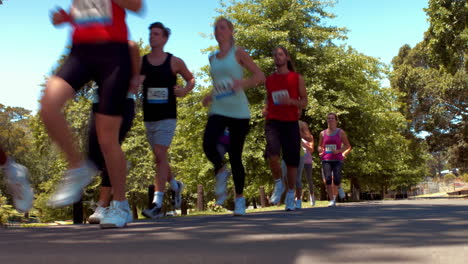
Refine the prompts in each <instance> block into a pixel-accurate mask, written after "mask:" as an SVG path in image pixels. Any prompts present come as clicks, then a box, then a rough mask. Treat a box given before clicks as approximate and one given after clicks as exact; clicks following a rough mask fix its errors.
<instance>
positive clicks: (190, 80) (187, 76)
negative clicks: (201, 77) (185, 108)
mask: <svg viewBox="0 0 468 264" xmlns="http://www.w3.org/2000/svg"><path fill="white" fill-rule="evenodd" d="M171 62H173V64H174V66H173V67H172V68H173V69H174V73H175V74H180V75H181V76H182V78H184V80H185V87H184V88H180V87H179V86H176V87H174V88H175V91H174V93H175V95H176V96H177V97H184V96H185V95H187V94H188V93H189V92H190V91H191V90H192V89H193V87H195V78H194V77H193V74H192V73H191V72H190V71H189V70H188V69H187V66H186V65H185V63H184V61H183V60H181V59H180V58H177V57H173V60H172V61H171Z"/></svg>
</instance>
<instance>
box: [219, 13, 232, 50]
mask: <svg viewBox="0 0 468 264" xmlns="http://www.w3.org/2000/svg"><path fill="white" fill-rule="evenodd" d="M222 21H224V22H226V24H227V26H228V28H229V29H230V30H232V32H233V35H232V37H231V45H232V46H234V43H235V41H234V24H232V22H231V21H230V20H229V19H227V18H225V17H223V16H220V17H218V18H216V20H215V23H214V30H215V31H216V27H217V26H218V24H219V23H220V22H222Z"/></svg>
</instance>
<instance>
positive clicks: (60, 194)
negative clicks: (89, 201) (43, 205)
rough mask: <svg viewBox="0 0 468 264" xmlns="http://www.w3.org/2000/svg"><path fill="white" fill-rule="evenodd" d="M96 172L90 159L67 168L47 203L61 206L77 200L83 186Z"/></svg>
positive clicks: (86, 184) (89, 181) (88, 182)
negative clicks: (78, 165) (74, 166)
mask: <svg viewBox="0 0 468 264" xmlns="http://www.w3.org/2000/svg"><path fill="white" fill-rule="evenodd" d="M96 174H97V169H96V167H95V166H94V164H93V163H91V162H90V161H85V162H84V163H83V165H82V166H81V167H79V168H76V169H70V170H67V172H65V176H64V177H63V179H62V181H61V182H60V184H59V186H58V188H57V190H56V191H55V193H54V194H53V195H52V197H51V198H50V199H49V202H48V205H49V206H52V207H63V206H67V205H71V204H73V203H76V202H78V201H79V200H80V199H81V195H82V193H83V188H85V187H86V186H88V184H90V183H91V181H92V180H93V177H94V176H95V175H96Z"/></svg>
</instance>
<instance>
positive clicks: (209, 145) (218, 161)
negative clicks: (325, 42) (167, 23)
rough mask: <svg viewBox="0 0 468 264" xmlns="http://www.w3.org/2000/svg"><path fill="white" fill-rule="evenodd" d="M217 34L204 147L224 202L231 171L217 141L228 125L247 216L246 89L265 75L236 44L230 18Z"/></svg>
mask: <svg viewBox="0 0 468 264" xmlns="http://www.w3.org/2000/svg"><path fill="white" fill-rule="evenodd" d="M214 35H215V38H216V41H217V42H218V45H219V50H218V51H216V52H214V53H212V54H211V55H210V57H209V59H210V73H211V78H212V80H213V90H212V92H211V93H210V94H209V95H207V96H206V97H205V98H204V99H203V105H205V106H208V105H210V110H209V118H208V122H207V124H206V128H205V134H204V136H203V150H204V151H205V154H206V157H207V158H208V159H209V160H210V161H211V163H213V166H214V169H215V174H216V186H215V194H216V203H217V204H219V205H222V204H223V203H224V201H225V200H226V197H227V194H226V184H227V180H228V178H229V175H230V174H231V173H230V172H229V171H228V170H227V169H226V165H225V164H224V159H223V157H221V155H220V154H219V152H218V150H217V144H218V140H219V138H220V137H222V136H223V134H224V131H225V129H226V128H228V130H229V136H230V146H231V147H230V149H229V160H230V163H231V169H232V175H233V179H234V185H235V187H236V200H235V209H234V215H244V214H245V198H244V196H243V192H244V182H245V170H244V166H243V165H242V150H243V148H244V142H245V138H246V136H247V133H248V131H249V121H250V110H249V102H248V100H247V97H246V95H245V93H244V90H245V89H246V88H249V87H255V86H257V85H259V84H261V83H263V82H264V81H265V75H264V74H263V73H262V71H261V70H260V68H259V67H258V66H257V65H256V64H255V63H254V61H253V60H252V58H251V57H250V55H249V54H248V53H247V52H246V51H245V50H244V49H242V48H240V47H236V46H235V45H234V26H233V24H232V23H231V22H230V21H229V20H227V19H226V18H223V17H220V18H218V19H217V20H216V22H215V26H214ZM244 68H245V69H247V70H248V71H249V72H250V73H251V74H252V76H251V77H250V78H248V79H244V76H243V72H244Z"/></svg>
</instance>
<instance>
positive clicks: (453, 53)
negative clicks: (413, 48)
mask: <svg viewBox="0 0 468 264" xmlns="http://www.w3.org/2000/svg"><path fill="white" fill-rule="evenodd" d="M424 11H426V13H427V15H428V17H429V19H428V20H429V23H430V25H429V29H428V30H427V31H426V33H425V36H424V44H425V46H426V47H427V50H428V52H429V57H430V58H431V60H432V61H433V62H434V63H435V64H437V65H440V67H441V68H442V69H444V70H447V71H448V72H450V73H451V74H455V73H456V72H457V71H458V70H462V71H465V72H466V69H467V68H466V67H467V64H466V61H467V59H468V55H467V54H466V51H467V50H468V2H467V1H465V0H430V1H429V6H428V8H425V9H424Z"/></svg>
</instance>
